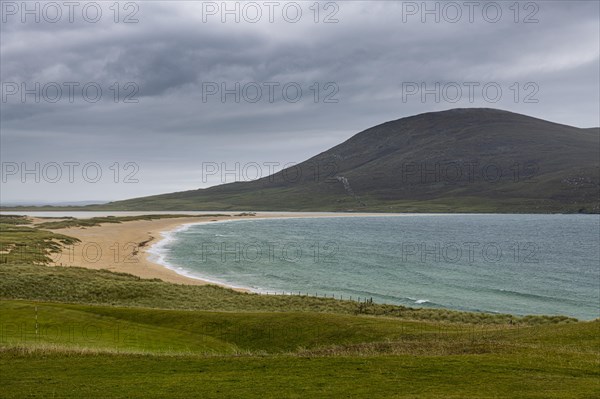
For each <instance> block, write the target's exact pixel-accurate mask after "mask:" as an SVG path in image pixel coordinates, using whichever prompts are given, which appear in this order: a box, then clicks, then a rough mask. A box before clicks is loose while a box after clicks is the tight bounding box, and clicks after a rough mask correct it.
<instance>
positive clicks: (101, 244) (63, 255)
mask: <svg viewBox="0 0 600 399" xmlns="http://www.w3.org/2000/svg"><path fill="white" fill-rule="evenodd" d="M408 215H409V214H372V213H361V214H359V213H348V214H340V213H333V212H332V213H329V214H327V213H321V214H318V215H315V214H314V213H309V212H306V213H301V212H299V213H297V214H294V215H290V214H289V213H260V212H257V213H256V215H255V216H235V214H232V215H230V216H211V215H208V216H204V217H200V216H189V217H187V216H186V217H180V218H172V219H155V220H135V221H126V222H121V223H115V224H113V223H104V224H101V225H99V226H93V227H69V228H63V229H55V230H53V231H54V232H55V233H58V234H64V235H67V236H70V237H74V238H77V239H79V240H80V241H81V242H80V243H79V244H78V245H75V246H73V247H69V248H66V249H64V250H63V251H61V252H60V253H59V254H56V255H53V256H51V258H52V259H53V262H52V263H51V266H63V267H73V266H75V267H84V268H89V269H95V270H102V269H104V270H108V271H111V272H116V273H128V274H132V275H134V276H137V277H140V278H143V279H155V278H157V279H160V280H163V281H166V282H170V283H175V284H187V285H218V286H221V287H225V288H229V289H233V290H236V291H240V292H252V291H251V289H249V288H245V287H239V286H236V285H233V284H227V283H224V282H219V281H213V280H211V279H210V278H202V277H197V276H191V275H190V274H189V273H186V271H185V269H183V268H179V267H178V266H174V265H169V264H168V263H167V262H165V261H164V260H162V261H161V254H160V253H157V252H160V247H159V248H158V250H157V246H160V245H161V243H164V242H165V240H169V239H170V235H172V234H173V233H176V232H177V231H181V229H185V228H189V227H190V226H193V225H199V224H209V223H223V222H234V221H243V220H267V219H295V218H337V217H371V216H408ZM43 221H47V220H45V219H38V218H34V223H38V222H43Z"/></svg>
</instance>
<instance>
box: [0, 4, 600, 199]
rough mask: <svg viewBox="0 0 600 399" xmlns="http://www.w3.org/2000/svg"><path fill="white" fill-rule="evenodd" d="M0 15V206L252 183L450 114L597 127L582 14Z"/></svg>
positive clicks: (424, 9) (366, 7)
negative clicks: (333, 150)
mask: <svg viewBox="0 0 600 399" xmlns="http://www.w3.org/2000/svg"><path fill="white" fill-rule="evenodd" d="M315 4H316V5H315ZM0 18H1V20H0V80H1V82H2V86H1V89H2V90H1V95H2V98H1V102H0V156H1V161H2V162H1V164H2V171H1V172H2V176H1V177H2V182H1V190H0V201H1V202H2V204H3V205H11V204H15V203H20V204H41V203H75V202H79V201H110V200H118V199H126V198H132V197H139V196H145V195H152V194H160V193H167V192H174V191H183V190H192V189H197V188H203V187H209V186H213V185H216V184H221V183H229V182H232V181H237V180H251V179H254V178H258V177H264V176H267V175H268V174H270V173H271V172H273V171H277V170H281V169H282V168H283V167H285V166H290V165H293V164H294V163H299V162H302V161H304V160H306V159H308V158H310V157H311V156H314V155H316V154H318V153H320V152H322V151H325V150H327V149H328V148H330V147H333V146H335V145H337V144H339V143H341V142H343V141H344V140H346V139H348V138H350V137H351V136H353V135H354V134H356V133H358V132H360V131H362V130H364V129H367V128H369V127H372V126H375V125H378V124H380V123H383V122H386V121H390V120H395V119H399V118H402V117H406V116H411V115H414V114H419V113H424V112H432V111H440V110H445V109H451V108H464V107H490V108H500V109H505V110H509V111H514V112H518V113H522V114H527V115H531V116H534V117H538V118H542V119H547V120H550V121H553V122H558V123H563V124H568V125H573V126H578V127H595V126H600V115H599V113H600V111H599V109H600V82H599V79H600V9H599V2H597V1H565V2H560V1H536V2H531V1H530V2H519V3H516V5H515V2H514V1H497V2H489V1H472V2H469V1H458V2H421V1H419V2H410V1H409V2H404V1H373V0H369V1H322V2H318V3H317V2H315V1H314V0H311V1H296V2H280V1H256V2H252V1H250V2H248V1H228V2H222V1H218V2H211V1H208V2H207V1H204V2H202V1H154V0H151V1H139V2H131V1H120V2H116V1H113V0H111V1H96V2H79V1H74V2H72V3H68V2H63V1H56V2H52V1H50V2H49V1H38V2H27V3H23V2H21V1H5V0H1V1H0Z"/></svg>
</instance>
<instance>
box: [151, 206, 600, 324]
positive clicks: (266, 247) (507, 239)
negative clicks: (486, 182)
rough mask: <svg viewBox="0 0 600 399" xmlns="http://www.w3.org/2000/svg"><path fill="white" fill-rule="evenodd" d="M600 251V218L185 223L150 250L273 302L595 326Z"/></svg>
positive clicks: (183, 269)
mask: <svg viewBox="0 0 600 399" xmlns="http://www.w3.org/2000/svg"><path fill="white" fill-rule="evenodd" d="M599 241H600V216H599V215H521V214H519V215H506V214H410V215H394V216H383V215H382V216H368V217H356V216H354V217H307V218H285V217H284V218H272V219H244V220H236V221H223V222H212V223H195V224H189V225H185V226H182V227H180V228H178V229H176V230H174V231H171V232H167V233H165V234H164V237H163V239H162V240H161V241H159V242H158V243H156V244H155V245H154V246H153V247H152V248H151V249H150V252H151V254H152V256H153V257H154V258H155V260H156V261H158V262H159V263H161V264H163V265H164V266H165V267H168V268H171V269H173V270H175V271H176V272H178V273H180V274H183V275H186V276H189V277H195V278H200V279H203V280H208V281H211V282H214V283H219V284H225V285H229V286H232V287H238V288H245V289H248V290H250V291H254V292H259V293H264V294H268V293H271V294H275V293H277V294H286V295H311V296H319V297H323V296H327V297H335V298H342V299H348V300H350V299H352V300H360V301H364V300H372V301H373V302H377V303H388V304H397V305H405V306H411V307H431V308H446V309H455V310H463V311H479V312H490V313H509V314H515V315H526V314H545V315H566V316H571V317H576V318H579V319H585V320H590V319H595V318H598V317H600V245H599Z"/></svg>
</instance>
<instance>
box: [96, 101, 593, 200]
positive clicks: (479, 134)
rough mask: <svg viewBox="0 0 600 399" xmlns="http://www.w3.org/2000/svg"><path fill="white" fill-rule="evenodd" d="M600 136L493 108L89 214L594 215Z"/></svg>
mask: <svg viewBox="0 0 600 399" xmlns="http://www.w3.org/2000/svg"><path fill="white" fill-rule="evenodd" d="M599 137H600V129H598V128H593V129H579V128H575V127H572V126H566V125H560V124H556V123H552V122H548V121H544V120H541V119H536V118H532V117H528V116H525V115H520V114H515V113H511V112H507V111H501V110H495V109H454V110H449V111H442V112H432V113H425V114H421V115H416V116H411V117H408V118H402V119H399V120H395V121H391V122H387V123H383V124H381V125H378V126H375V127H373V128H370V129H367V130H365V131H363V132H361V133H358V134H356V135H355V136H353V137H351V138H350V139H349V140H347V141H345V142H344V143H341V144H339V145H337V146H335V147H333V148H331V149H329V150H327V151H325V152H323V153H321V154H319V155H317V156H315V157H313V158H311V159H309V160H307V161H305V162H303V163H301V164H298V165H296V166H295V167H292V168H289V169H286V170H283V171H281V172H279V173H277V174H275V175H272V176H268V177H264V178H262V179H259V180H255V181H252V182H238V183H231V184H224V185H219V186H214V187H211V188H208V189H199V190H192V191H185V192H177V193H172V194H164V195H157V196H151V197H143V198H136V199H131V200H125V201H117V202H112V203H109V204H106V205H102V206H91V207H88V208H94V209H96V208H97V209H112V210H117V209H119V210H174V209H177V210H207V209H219V210H227V209H229V210H233V209H236V210H315V211H318V210H365V211H366V210H372V211H395V212H402V211H435V212H461V211H463V212H471V211H472V212H598V211H599V208H598V192H599V191H598V190H599V187H600V185H599V157H600V155H599V154H600V141H599Z"/></svg>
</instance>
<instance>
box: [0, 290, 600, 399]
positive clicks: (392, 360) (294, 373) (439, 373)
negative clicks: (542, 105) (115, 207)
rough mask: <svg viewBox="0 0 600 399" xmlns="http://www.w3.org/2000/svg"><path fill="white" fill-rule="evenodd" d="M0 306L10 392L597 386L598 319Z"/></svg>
mask: <svg viewBox="0 0 600 399" xmlns="http://www.w3.org/2000/svg"><path fill="white" fill-rule="evenodd" d="M36 307H37V312H36V310H35V309H36ZM0 309H1V310H2V327H3V328H2V335H1V336H0V338H1V339H0V342H1V343H0V375H2V378H3V397H6V398H13V397H14V398H17V397H19V398H22V397H40V398H42V397H43V398H47V397H61V398H63V397H65V398H67V397H74V398H75V397H90V398H96V397H103V398H104V397H111V398H121V397H123V398H125V397H128V398H129V397H136V398H137V397H139V398H142V397H176V398H180V397H181V398H184V397H203V398H204V397H250V398H254V397H255V398H262V397H273V398H275V397H277V398H281V397H286V398H288V397H289V398H296V397H297V398H300V397H332V398H333V397H358V398H361V397H364V398H373V397H425V398H436V397H449V398H466V397H472V398H494V397H523V398H577V397H580V398H591V397H594V396H595V395H597V394H598V393H599V392H600V385H599V382H600V372H599V368H598V367H599V362H598V345H599V343H600V342H599V340H600V338H599V335H598V329H599V327H600V322H599V321H594V322H579V323H570V324H561V325H544V326H529V327H516V326H507V325H504V326H498V325H496V326H488V327H487V328H481V329H473V327H472V326H469V325H462V324H447V323H430V322H411V321H400V320H395V319H390V318H381V317H368V316H344V315H325V314H318V313H310V312H304V313H296V312H292V313H284V314H280V313H269V312H266V313H222V312H203V311H175V310H152V309H145V310H140V309H127V308H115V307H100V306H83V305H66V304H51V303H32V302H21V301H5V302H3V303H2V304H1V306H0ZM36 313H37V316H38V334H37V335H36V334H35V315H36ZM7 320H8V322H7Z"/></svg>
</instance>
